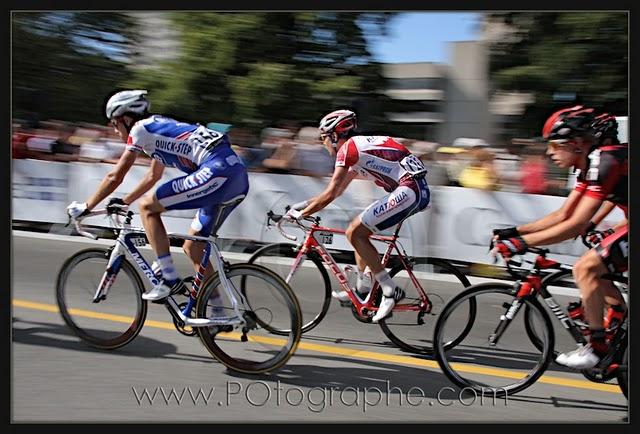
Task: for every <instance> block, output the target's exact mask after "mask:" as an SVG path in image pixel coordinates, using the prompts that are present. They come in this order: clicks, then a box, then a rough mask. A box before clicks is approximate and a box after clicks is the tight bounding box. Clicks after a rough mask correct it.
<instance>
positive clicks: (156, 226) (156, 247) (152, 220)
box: [140, 194, 182, 300]
mask: <svg viewBox="0 0 640 434" xmlns="http://www.w3.org/2000/svg"><path fill="white" fill-rule="evenodd" d="M164 211H166V208H165V207H164V205H162V204H161V203H160V202H159V201H158V199H157V198H156V195H155V194H147V195H146V196H145V197H144V198H143V199H142V201H141V202H140V217H141V220H142V226H144V229H145V232H146V234H147V238H148V239H149V244H151V247H152V248H153V251H154V252H155V253H156V256H157V257H158V263H159V264H160V268H161V270H162V280H161V281H160V283H159V284H158V285H157V286H156V287H155V288H153V289H152V290H151V291H149V292H147V293H145V294H143V296H142V297H143V298H144V299H146V300H161V299H163V298H165V297H167V296H168V295H169V294H170V293H171V291H172V290H173V289H174V288H175V287H176V286H177V285H181V284H182V283H181V281H180V278H179V276H178V273H177V272H176V269H175V266H174V264H173V260H172V258H171V252H170V251H169V247H170V243H169V238H168V236H167V231H166V230H165V228H164V224H163V223H162V219H161V217H160V215H161V214H162V213H163V212H164Z"/></svg>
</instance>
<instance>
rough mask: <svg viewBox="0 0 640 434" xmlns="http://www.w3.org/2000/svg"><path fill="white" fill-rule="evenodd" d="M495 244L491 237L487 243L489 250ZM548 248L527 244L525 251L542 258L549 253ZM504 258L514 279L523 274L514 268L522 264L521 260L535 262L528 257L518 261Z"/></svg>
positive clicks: (529, 262)
mask: <svg viewBox="0 0 640 434" xmlns="http://www.w3.org/2000/svg"><path fill="white" fill-rule="evenodd" d="M494 245H495V241H494V240H493V238H492V239H491V242H490V243H489V250H490V251H491V250H492V249H493V247H494ZM549 252H550V250H549V249H544V248H541V247H534V246H529V247H527V251H526V252H525V253H533V254H536V255H538V256H542V257H543V258H545V257H546V256H547V254H549ZM503 259H504V260H505V264H506V266H507V272H508V273H509V274H510V275H512V276H513V277H515V278H516V279H519V278H522V277H523V274H522V271H518V270H515V267H520V266H522V264H523V262H526V263H528V264H535V263H536V261H535V260H534V261H531V260H528V259H522V260H520V261H517V260H515V259H513V258H503ZM497 260H498V258H497V257H496V261H497Z"/></svg>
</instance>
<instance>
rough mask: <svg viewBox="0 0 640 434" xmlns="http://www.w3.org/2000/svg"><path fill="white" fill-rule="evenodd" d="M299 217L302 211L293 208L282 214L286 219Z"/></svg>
mask: <svg viewBox="0 0 640 434" xmlns="http://www.w3.org/2000/svg"><path fill="white" fill-rule="evenodd" d="M300 217H302V212H301V211H298V210H297V209H293V208H291V209H290V210H289V211H287V213H286V214H285V215H284V218H286V219H288V220H298V219H299V218H300Z"/></svg>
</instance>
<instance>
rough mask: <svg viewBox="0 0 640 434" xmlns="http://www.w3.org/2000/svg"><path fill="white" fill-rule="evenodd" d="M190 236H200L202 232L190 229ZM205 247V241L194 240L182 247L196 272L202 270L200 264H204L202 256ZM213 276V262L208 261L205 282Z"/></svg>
mask: <svg viewBox="0 0 640 434" xmlns="http://www.w3.org/2000/svg"><path fill="white" fill-rule="evenodd" d="M189 235H196V236H200V231H198V230H196V229H194V228H189ZM205 245H206V244H205V242H204V241H192V240H185V242H184V244H183V245H182V250H184V253H185V254H186V255H187V256H188V257H189V259H191V262H192V263H193V269H194V270H195V271H196V272H197V271H199V270H200V264H201V262H202V255H203V254H204V247H205ZM212 274H213V265H212V264H211V261H207V267H206V269H205V272H204V279H203V281H206V280H207V279H208V278H209V277H211V275H212Z"/></svg>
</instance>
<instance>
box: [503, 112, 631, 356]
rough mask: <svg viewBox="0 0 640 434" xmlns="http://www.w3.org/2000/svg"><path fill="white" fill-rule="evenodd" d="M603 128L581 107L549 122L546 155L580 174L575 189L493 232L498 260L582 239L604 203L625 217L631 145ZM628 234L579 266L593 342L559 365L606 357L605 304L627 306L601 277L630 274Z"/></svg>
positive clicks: (614, 237)
mask: <svg viewBox="0 0 640 434" xmlns="http://www.w3.org/2000/svg"><path fill="white" fill-rule="evenodd" d="M610 118H613V117H612V116H609V120H608V122H611V119H610ZM613 120H614V121H615V118H613ZM602 122H603V117H601V116H598V117H596V116H595V110H594V109H592V108H585V107H582V106H574V107H570V108H566V109H563V110H560V111H557V112H555V113H553V114H552V115H551V116H550V117H549V119H548V120H547V121H546V122H545V124H544V127H543V129H542V135H543V137H544V139H546V140H548V141H549V144H548V147H547V155H549V156H550V157H551V159H552V161H553V162H554V163H555V164H556V165H557V166H558V167H561V168H565V169H568V168H570V167H574V169H577V170H579V171H580V172H579V174H578V178H577V182H576V185H575V188H574V190H573V191H572V192H571V193H570V194H569V197H568V198H567V200H566V201H565V202H564V204H563V205H562V207H560V209H558V210H557V211H554V212H552V213H551V214H549V215H547V216H545V217H543V218H541V219H540V220H537V221H535V222H532V223H528V224H525V225H522V226H518V227H517V228H516V227H512V228H506V229H501V230H496V231H494V233H496V235H495V238H496V241H497V242H496V244H495V248H494V254H495V253H499V254H501V255H502V256H504V257H510V256H512V255H514V254H521V253H524V252H525V251H526V248H527V246H529V245H533V246H538V245H549V244H555V243H558V242H561V241H564V240H568V239H571V238H574V237H576V236H578V235H580V234H583V233H585V232H586V230H587V229H589V228H590V225H591V221H592V219H593V218H594V216H595V215H596V213H597V212H598V210H599V209H600V207H601V206H602V204H603V203H604V202H606V201H609V202H611V203H614V204H615V205H616V206H618V207H619V208H621V209H622V210H623V211H624V213H625V217H627V207H628V160H627V151H628V150H627V144H620V143H618V141H617V137H616V134H615V133H617V131H616V130H615V129H614V128H610V130H611V131H610V133H611V135H610V137H608V138H607V137H603V136H601V133H602V131H603V127H602V125H601V123H602ZM616 127H617V126H616ZM627 231H628V223H627V221H626V219H625V220H624V221H623V222H620V223H619V224H618V225H616V229H615V230H614V231H613V232H612V233H610V234H608V235H607V236H606V237H605V238H604V239H603V240H602V241H601V242H600V243H599V244H598V245H596V246H595V247H594V248H592V249H590V250H589V251H588V252H587V253H585V254H584V255H583V256H582V257H581V258H580V259H578V261H577V262H576V263H575V265H574V267H573V276H574V278H575V281H576V283H577V285H578V288H579V289H580V296H581V298H582V303H583V305H584V311H585V318H586V320H587V322H588V323H589V328H590V331H591V333H590V341H589V344H588V345H586V346H584V347H580V348H578V349H577V350H575V351H571V352H568V353H563V354H560V355H559V356H558V357H557V359H556V362H558V363H560V364H562V365H565V366H569V367H571V368H575V369H590V368H593V367H594V366H596V365H597V364H598V362H599V361H600V359H601V358H602V357H603V356H604V355H605V354H606V353H607V351H608V344H607V342H606V336H605V330H604V321H603V311H604V304H605V303H606V304H608V305H610V306H612V307H614V308H615V309H617V310H619V311H624V309H626V305H625V301H624V298H623V297H622V295H621V294H620V292H619V291H618V290H617V289H616V288H615V286H614V285H613V283H612V282H611V281H610V280H607V279H602V278H601V276H602V275H604V274H608V273H610V272H622V271H626V270H627V269H628V266H629V263H628V233H627Z"/></svg>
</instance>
